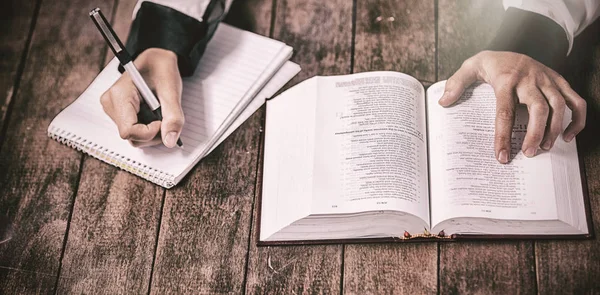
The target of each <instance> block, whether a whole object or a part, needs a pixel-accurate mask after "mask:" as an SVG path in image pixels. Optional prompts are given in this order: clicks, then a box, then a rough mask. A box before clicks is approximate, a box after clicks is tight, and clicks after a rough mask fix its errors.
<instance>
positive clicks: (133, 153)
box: [48, 24, 300, 188]
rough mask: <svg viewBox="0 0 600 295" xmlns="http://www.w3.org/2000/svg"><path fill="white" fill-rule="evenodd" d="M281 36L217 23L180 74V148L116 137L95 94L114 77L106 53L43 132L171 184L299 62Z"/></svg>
mask: <svg viewBox="0 0 600 295" xmlns="http://www.w3.org/2000/svg"><path fill="white" fill-rule="evenodd" d="M291 55H292V48H291V47H289V46H287V45H285V44H284V43H282V42H280V41H277V40H273V39H269V38H267V37H263V36H260V35H257V34H254V33H251V32H247V31H243V30H240V29H237V28H234V27H232V26H229V25H226V24H221V25H220V26H219V28H218V29H217V31H216V33H215V35H214V37H213V39H212V40H211V42H210V43H209V45H208V46H207V48H206V51H205V53H204V56H203V57H202V59H201V61H200V64H199V66H198V69H197V70H196V73H195V74H194V76H192V77H189V78H184V80H183V95H182V107H183V111H184V115H185V118H186V124H185V126H184V128H183V131H182V133H181V139H182V141H183V142H184V147H183V148H181V149H180V148H173V149H168V148H166V147H164V146H162V145H160V146H155V147H148V148H135V147H133V146H131V145H130V144H129V143H128V142H127V141H125V140H123V139H121V138H120V137H119V133H118V131H117V127H116V126H115V124H114V123H113V122H112V121H111V119H110V118H109V117H108V116H107V115H106V114H105V113H104V111H103V109H102V106H101V105H100V101H99V99H100V96H101V95H102V93H104V92H105V91H106V90H107V89H108V88H110V86H111V85H113V84H114V82H115V81H116V80H117V79H118V78H119V77H120V75H121V74H120V73H119V71H118V70H117V66H118V60H116V59H113V60H112V61H111V62H110V63H109V64H108V65H107V66H106V68H104V70H103V71H102V72H101V73H100V74H99V75H98V76H97V77H96V79H95V80H94V81H93V82H92V83H91V84H90V86H88V88H87V89H86V90H85V92H84V93H83V94H82V95H81V96H80V97H79V98H78V99H77V100H76V101H75V102H73V103H72V104H71V105H69V106H68V107H67V108H65V109H64V110H63V111H62V112H61V113H60V114H58V116H56V118H54V120H53V121H52V122H51V123H50V126H49V127H48V135H49V136H50V137H51V138H53V139H55V140H57V141H59V142H61V143H63V144H66V145H68V146H70V147H72V148H75V149H78V150H80V151H82V152H84V153H87V154H89V155H91V156H93V157H96V158H98V159H100V160H102V161H104V162H106V163H109V164H111V165H114V166H116V167H119V168H121V169H123V170H126V171H128V172H130V173H133V174H135V175H138V176H140V177H142V178H145V179H147V180H149V181H151V182H153V183H156V184H159V185H161V186H163V187H166V188H170V187H172V186H174V185H176V184H177V183H178V182H179V181H181V179H182V178H183V177H184V176H185V175H186V174H187V173H188V172H189V171H190V170H191V169H192V168H193V167H194V165H195V164H196V163H198V161H200V159H202V158H203V157H204V156H206V155H207V154H208V153H210V152H211V151H212V150H213V149H214V148H215V147H217V146H218V145H219V144H220V143H221V142H222V141H223V140H224V139H225V138H227V136H229V135H230V134H231V133H232V132H233V131H235V129H237V127H239V126H240V125H241V124H242V123H243V122H244V121H245V120H246V119H247V118H248V117H250V116H251V115H252V114H253V113H254V112H255V111H256V110H257V109H258V108H260V106H261V105H262V104H264V102H265V100H266V99H267V98H269V97H271V96H272V95H274V94H275V92H277V90H279V89H280V88H281V87H283V86H284V85H285V84H286V83H287V82H288V81H289V80H290V79H291V78H292V77H294V76H295V75H296V74H297V73H298V72H299V71H300V67H299V66H298V65H297V64H294V63H292V62H290V61H288V59H289V58H290V57H291Z"/></svg>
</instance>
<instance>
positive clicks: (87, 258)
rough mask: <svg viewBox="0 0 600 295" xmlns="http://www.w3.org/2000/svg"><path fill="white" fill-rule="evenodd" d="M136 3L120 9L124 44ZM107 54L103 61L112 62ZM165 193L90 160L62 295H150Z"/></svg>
mask: <svg viewBox="0 0 600 295" xmlns="http://www.w3.org/2000/svg"><path fill="white" fill-rule="evenodd" d="M136 2H137V1H136V0H121V1H119V3H118V5H117V10H116V14H115V16H114V17H113V19H114V21H113V27H114V29H115V32H116V33H117V34H118V35H119V36H121V38H122V39H123V40H125V39H126V38H125V37H126V36H127V33H128V31H129V26H130V24H131V14H132V11H133V7H134V5H135V3H136ZM88 23H91V21H88ZM94 36H95V37H96V38H97V39H99V40H102V37H101V35H100V33H98V32H95V35H94ZM106 51H107V53H106V56H105V60H110V59H112V58H113V53H112V52H110V50H106ZM163 195H164V189H162V188H160V187H159V186H156V185H153V184H152V183H150V182H147V181H145V180H143V179H141V178H139V177H136V176H134V175H132V174H129V173H127V172H125V171H122V170H120V169H118V168H116V167H113V166H110V165H108V164H106V163H102V162H100V161H98V160H96V159H93V158H91V157H88V156H86V157H85V159H84V164H83V168H82V175H81V179H80V182H79V189H78V191H77V195H76V198H75V204H74V206H73V213H72V218H71V223H70V226H69V233H68V241H67V244H66V249H65V254H64V258H63V261H62V269H61V273H60V279H59V283H58V289H57V290H58V293H59V294H67V293H69V294H79V293H88V294H89V293H104V294H140V293H146V292H147V291H148V286H149V281H150V273H151V269H152V260H153V257H154V247H155V245H156V234H157V231H158V221H159V217H160V209H161V204H162V199H163Z"/></svg>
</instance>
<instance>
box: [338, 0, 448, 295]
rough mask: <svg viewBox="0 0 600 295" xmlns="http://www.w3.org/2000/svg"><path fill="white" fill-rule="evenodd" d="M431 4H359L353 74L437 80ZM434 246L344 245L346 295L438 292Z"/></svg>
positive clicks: (375, 1) (418, 0) (380, 1)
mask: <svg viewBox="0 0 600 295" xmlns="http://www.w3.org/2000/svg"><path fill="white" fill-rule="evenodd" d="M434 9H435V7H434V1H421V0H415V1H384V0H371V1H362V2H358V7H357V17H356V38H355V40H356V41H355V42H356V43H355V45H356V47H355V48H356V49H355V54H354V56H355V58H354V60H355V62H354V68H355V72H361V71H375V70H395V71H401V72H404V73H406V74H409V75H412V76H413V77H415V78H417V79H420V80H428V81H434V80H435V13H434ZM437 254H438V253H437V243H420V244H374V245H347V246H346V249H345V252H344V292H348V293H350V294H373V293H387V294H396V293H398V294H407V293H418V294H423V293H435V292H436V291H437V257H438V256H437Z"/></svg>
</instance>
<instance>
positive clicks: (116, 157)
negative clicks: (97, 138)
mask: <svg viewBox="0 0 600 295" xmlns="http://www.w3.org/2000/svg"><path fill="white" fill-rule="evenodd" d="M48 136H49V137H50V138H52V139H54V140H56V141H58V142H59V143H62V144H64V145H67V146H69V147H71V148H74V149H76V150H78V151H80V152H83V153H86V154H88V155H90V156H92V157H94V158H96V159H98V160H101V161H103V162H106V163H108V164H110V165H113V166H115V167H118V168H121V169H122V170H125V171H127V172H129V173H132V174H135V175H137V176H139V177H141V178H143V179H146V180H148V181H150V182H153V183H155V184H158V185H160V186H162V187H165V188H171V187H173V186H174V185H175V176H174V175H171V174H169V173H166V172H164V171H160V170H157V169H154V168H152V167H149V166H147V165H144V164H142V163H139V162H137V161H134V160H131V159H129V158H127V157H125V156H123V155H121V154H119V153H117V152H115V151H111V150H109V149H107V148H105V147H103V146H100V145H98V144H96V143H93V142H91V141H89V140H87V139H85V138H82V137H80V136H77V135H76V134H73V133H70V132H68V131H66V130H63V129H61V128H58V127H55V126H50V128H48Z"/></svg>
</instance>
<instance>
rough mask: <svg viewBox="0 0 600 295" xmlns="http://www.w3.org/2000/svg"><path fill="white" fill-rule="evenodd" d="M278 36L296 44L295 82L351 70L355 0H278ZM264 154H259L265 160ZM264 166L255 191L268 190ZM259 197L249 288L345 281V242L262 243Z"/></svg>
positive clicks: (282, 290)
mask: <svg viewBox="0 0 600 295" xmlns="http://www.w3.org/2000/svg"><path fill="white" fill-rule="evenodd" d="M273 37H274V38H276V39H279V40H282V41H284V42H285V43H287V44H288V45H290V46H292V47H293V48H294V51H295V52H296V53H295V56H294V57H293V58H292V60H293V61H295V62H296V63H298V64H300V66H301V67H302V71H301V72H300V74H299V75H298V76H297V77H296V78H295V79H294V80H293V81H292V82H291V83H290V84H291V85H294V84H296V83H298V82H300V81H303V80H304V79H306V78H309V77H312V76H314V75H332V74H348V73H350V71H351V44H352V1H348V0H333V1H317V0H311V1H300V0H297V1H294V0H292V1H277V7H276V19H275V28H274V35H273ZM262 158H263V156H262V154H261V155H260V156H259V159H260V162H261V164H262ZM261 175H262V167H259V177H258V179H257V185H256V191H255V195H256V196H258V194H260V191H261V190H262V176H261ZM256 204H257V203H256V202H255V208H254V217H253V223H252V224H253V227H252V235H251V241H250V253H249V256H250V258H249V262H248V270H247V278H246V281H247V282H246V292H247V293H251V294H272V293H273V294H306V293H309V294H319V293H325V294H332V293H339V292H340V288H341V286H340V285H341V284H340V280H341V268H342V255H343V254H342V246H341V245H330V246H304V247H300V246H293V247H260V248H259V247H257V246H256V242H257V241H256V224H257V221H256V218H257V210H258V208H256Z"/></svg>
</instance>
